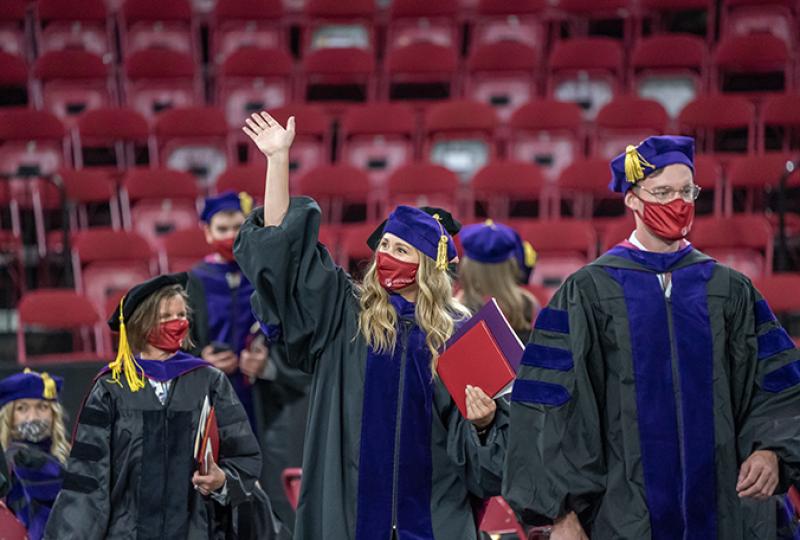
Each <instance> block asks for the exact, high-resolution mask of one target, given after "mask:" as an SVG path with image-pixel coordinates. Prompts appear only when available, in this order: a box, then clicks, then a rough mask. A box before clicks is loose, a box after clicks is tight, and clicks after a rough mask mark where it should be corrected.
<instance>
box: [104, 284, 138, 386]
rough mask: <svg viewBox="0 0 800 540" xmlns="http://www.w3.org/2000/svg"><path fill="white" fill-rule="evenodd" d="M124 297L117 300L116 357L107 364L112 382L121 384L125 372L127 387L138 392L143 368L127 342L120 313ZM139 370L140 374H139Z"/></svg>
mask: <svg viewBox="0 0 800 540" xmlns="http://www.w3.org/2000/svg"><path fill="white" fill-rule="evenodd" d="M124 301H125V297H124V296H123V297H122V300H120V301H119V349H118V350H117V358H116V359H115V360H114V361H113V362H111V363H110V364H108V367H109V368H111V381H112V382H113V383H114V384H118V385H120V386H122V381H121V377H122V373H123V372H124V373H125V380H126V381H128V387H129V388H130V389H131V392H138V391H139V390H140V389H142V388H144V370H143V369H142V366H140V365H139V363H138V362H137V361H136V358H134V356H133V351H132V350H131V345H130V343H128V332H127V330H125V317H124V316H123V315H122V304H123V302H124ZM139 372H141V375H140V374H139Z"/></svg>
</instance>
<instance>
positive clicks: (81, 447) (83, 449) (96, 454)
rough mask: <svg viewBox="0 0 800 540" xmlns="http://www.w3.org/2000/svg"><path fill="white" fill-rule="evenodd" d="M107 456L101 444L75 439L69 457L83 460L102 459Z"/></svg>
mask: <svg viewBox="0 0 800 540" xmlns="http://www.w3.org/2000/svg"><path fill="white" fill-rule="evenodd" d="M103 456H105V452H103V449H102V448H100V447H99V446H95V445H93V444H89V443H84V442H81V441H75V442H74V443H72V450H70V453H69V457H70V458H72V459H80V460H81V461H100V460H101V459H103Z"/></svg>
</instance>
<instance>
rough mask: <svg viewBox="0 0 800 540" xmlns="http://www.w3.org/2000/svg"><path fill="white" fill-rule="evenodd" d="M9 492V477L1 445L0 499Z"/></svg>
mask: <svg viewBox="0 0 800 540" xmlns="http://www.w3.org/2000/svg"><path fill="white" fill-rule="evenodd" d="M10 490H11V477H10V476H9V474H8V465H7V464H6V456H5V454H4V453H3V445H0V499H2V498H4V497H5V496H6V495H7V494H8V492H9V491H10Z"/></svg>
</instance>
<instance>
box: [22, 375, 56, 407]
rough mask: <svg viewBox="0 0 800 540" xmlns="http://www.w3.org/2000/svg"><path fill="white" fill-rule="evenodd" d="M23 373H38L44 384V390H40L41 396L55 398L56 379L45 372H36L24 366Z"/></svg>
mask: <svg viewBox="0 0 800 540" xmlns="http://www.w3.org/2000/svg"><path fill="white" fill-rule="evenodd" d="M23 373H33V374H34V375H38V376H39V377H41V379H42V384H43V385H44V391H43V392H42V398H44V399H56V397H57V396H58V388H57V387H56V381H54V380H53V378H52V377H51V376H50V375H48V374H47V372H46V371H45V372H43V373H37V372H35V371H33V370H31V369H30V368H25V370H24V371H23Z"/></svg>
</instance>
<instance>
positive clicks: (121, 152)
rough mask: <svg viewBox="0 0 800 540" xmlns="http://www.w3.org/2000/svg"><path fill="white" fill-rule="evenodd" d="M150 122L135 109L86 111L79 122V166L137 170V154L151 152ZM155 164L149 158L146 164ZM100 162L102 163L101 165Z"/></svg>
mask: <svg viewBox="0 0 800 540" xmlns="http://www.w3.org/2000/svg"><path fill="white" fill-rule="evenodd" d="M149 133H150V130H149V127H148V126H147V120H145V118H144V116H142V115H141V114H139V113H138V112H136V111H135V110H133V109H128V108H116V107H110V108H102V109H93V110H89V111H86V112H85V113H84V114H82V115H81V117H80V118H79V119H78V130H77V136H76V137H75V143H76V144H75V164H76V166H79V167H83V166H92V165H101V166H109V165H110V166H115V167H116V168H117V169H120V170H122V169H125V168H129V167H133V166H134V165H136V164H137V163H138V161H139V160H137V150H142V149H144V151H145V155H147V154H146V150H147V139H148V135H149ZM150 160H151V158H150V156H149V155H148V157H147V160H146V161H145V163H147V162H149V161H150ZM98 162H99V163H98Z"/></svg>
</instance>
